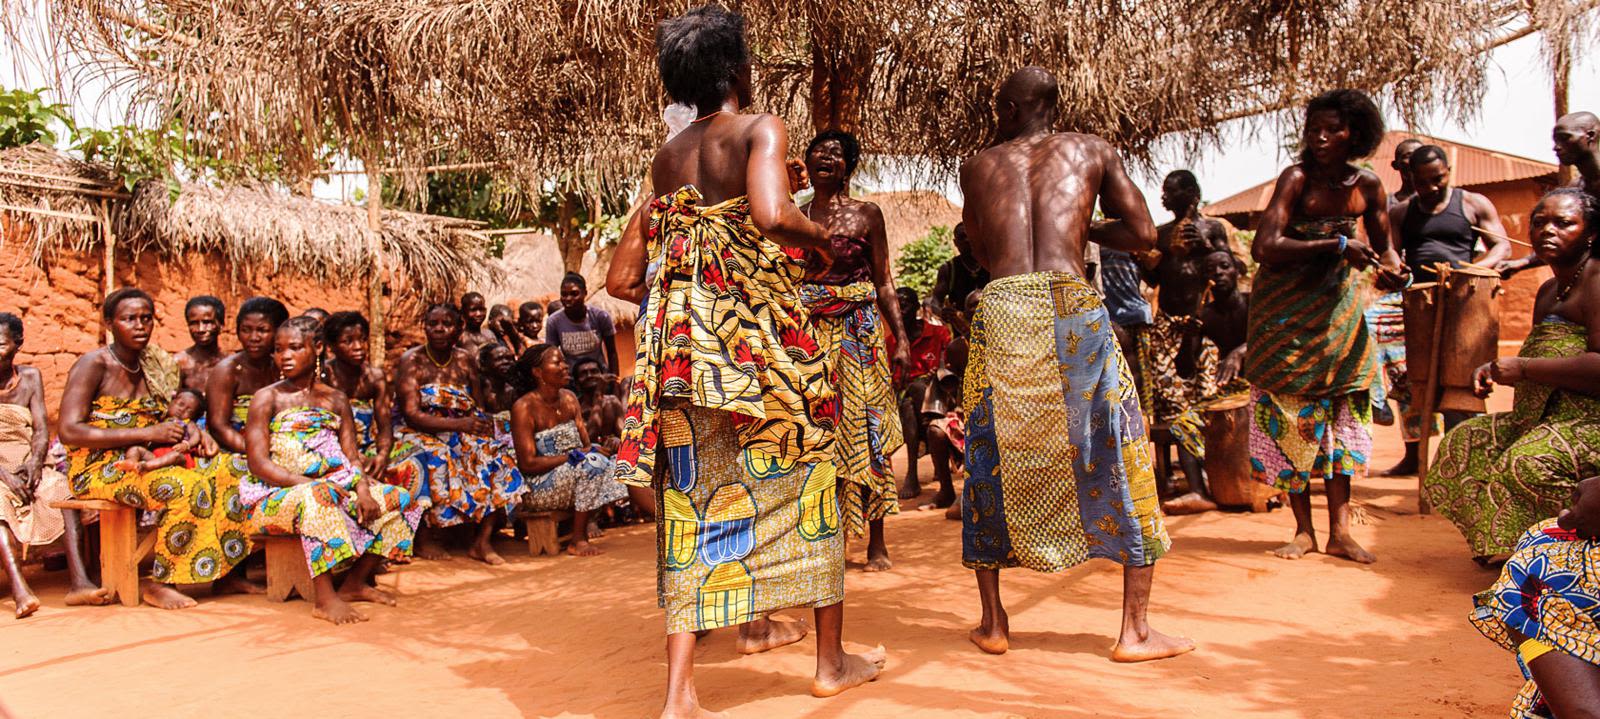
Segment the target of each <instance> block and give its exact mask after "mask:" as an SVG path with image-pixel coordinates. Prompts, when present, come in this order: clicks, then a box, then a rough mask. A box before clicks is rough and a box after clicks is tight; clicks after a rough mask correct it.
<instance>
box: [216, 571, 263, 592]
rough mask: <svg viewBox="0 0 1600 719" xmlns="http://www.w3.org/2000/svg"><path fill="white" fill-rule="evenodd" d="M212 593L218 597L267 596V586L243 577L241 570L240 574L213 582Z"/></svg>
mask: <svg viewBox="0 0 1600 719" xmlns="http://www.w3.org/2000/svg"><path fill="white" fill-rule="evenodd" d="M211 593H212V594H214V595H217V596H221V595H223V594H266V593H267V588H266V586H265V585H262V584H257V583H255V582H252V581H250V580H249V579H246V578H245V577H244V576H243V570H240V573H239V574H230V575H228V576H226V577H223V578H221V579H218V580H217V581H215V582H212V584H211Z"/></svg>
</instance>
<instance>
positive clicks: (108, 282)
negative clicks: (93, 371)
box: [100, 199, 117, 344]
mask: <svg viewBox="0 0 1600 719" xmlns="http://www.w3.org/2000/svg"><path fill="white" fill-rule="evenodd" d="M106 202H107V201H106V200H105V199H101V200H100V239H101V240H102V241H103V243H104V244H105V257H104V266H103V267H102V268H101V271H100V278H101V279H100V281H101V288H100V289H101V292H100V300H101V301H102V302H104V301H105V299H106V298H107V297H110V296H111V293H112V292H115V291H116V290H117V235H116V233H114V232H112V231H111V208H110V207H108V206H107V204H106ZM110 342H111V328H109V327H108V328H106V343H107V344H109V343H110Z"/></svg>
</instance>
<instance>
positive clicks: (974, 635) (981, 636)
mask: <svg viewBox="0 0 1600 719" xmlns="http://www.w3.org/2000/svg"><path fill="white" fill-rule="evenodd" d="M967 640H968V641H970V642H972V643H973V644H974V645H976V646H977V647H978V648H979V649H982V650H983V651H984V652H985V653H987V654H1005V653H1006V652H1008V651H1010V650H1011V630H1009V629H1007V628H1005V627H1003V626H995V627H990V628H984V627H982V626H978V627H973V629H972V631H970V632H968V633H967Z"/></svg>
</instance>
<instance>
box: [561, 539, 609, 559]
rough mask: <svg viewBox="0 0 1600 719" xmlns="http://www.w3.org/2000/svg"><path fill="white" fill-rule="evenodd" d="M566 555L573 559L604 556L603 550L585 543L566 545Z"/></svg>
mask: <svg viewBox="0 0 1600 719" xmlns="http://www.w3.org/2000/svg"><path fill="white" fill-rule="evenodd" d="M567 554H570V555H572V556H574V557H597V556H600V555H601V554H605V550H603V549H601V548H599V547H596V546H594V545H593V544H590V543H589V542H587V541H583V542H573V543H572V544H569V545H567Z"/></svg>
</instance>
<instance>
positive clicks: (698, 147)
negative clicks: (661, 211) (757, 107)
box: [650, 113, 776, 205]
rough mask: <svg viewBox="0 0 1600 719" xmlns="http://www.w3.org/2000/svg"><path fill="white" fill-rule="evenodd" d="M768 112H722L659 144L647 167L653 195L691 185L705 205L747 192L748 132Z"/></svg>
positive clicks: (766, 116) (769, 116) (767, 116)
mask: <svg viewBox="0 0 1600 719" xmlns="http://www.w3.org/2000/svg"><path fill="white" fill-rule="evenodd" d="M764 118H765V119H768V120H773V121H775V120H776V118H774V117H772V116H771V115H737V114H730V113H722V114H717V115H712V116H711V117H709V118H706V119H703V120H698V121H696V122H694V123H693V124H691V125H689V126H688V127H686V128H684V130H683V132H680V133H678V134H677V135H676V136H675V137H673V138H672V139H671V140H669V141H668V142H667V144H665V145H662V146H661V149H660V150H659V151H658V152H656V157H655V161H654V162H652V163H651V166H650V179H651V183H652V184H653V185H654V187H655V192H656V194H658V195H659V194H665V193H668V192H672V191H673V190H676V189H678V188H680V187H683V186H684V185H694V186H695V188H696V189H698V190H700V194H701V195H702V196H704V197H705V202H706V204H708V205H714V204H717V203H719V202H723V201H726V200H731V199H733V198H735V197H740V196H743V195H747V194H749V188H748V184H749V183H748V182H747V179H746V168H747V167H748V165H749V162H750V135H751V131H752V130H753V129H754V128H755V127H756V126H757V125H758V124H759V123H760V122H762V120H763V119H764Z"/></svg>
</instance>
